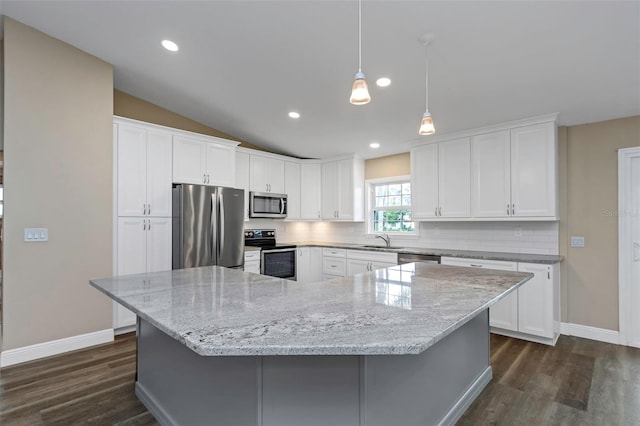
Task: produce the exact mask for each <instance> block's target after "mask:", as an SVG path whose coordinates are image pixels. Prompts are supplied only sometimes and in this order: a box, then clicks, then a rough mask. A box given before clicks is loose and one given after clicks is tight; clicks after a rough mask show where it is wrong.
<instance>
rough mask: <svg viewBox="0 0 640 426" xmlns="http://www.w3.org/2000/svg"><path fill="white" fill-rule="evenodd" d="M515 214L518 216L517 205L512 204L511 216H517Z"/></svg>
mask: <svg viewBox="0 0 640 426" xmlns="http://www.w3.org/2000/svg"><path fill="white" fill-rule="evenodd" d="M515 214H516V205H515V204H511V216H515Z"/></svg>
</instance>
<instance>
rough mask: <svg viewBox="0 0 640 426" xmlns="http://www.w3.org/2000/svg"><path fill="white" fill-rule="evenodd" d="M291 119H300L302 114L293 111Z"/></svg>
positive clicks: (290, 115)
mask: <svg viewBox="0 0 640 426" xmlns="http://www.w3.org/2000/svg"><path fill="white" fill-rule="evenodd" d="M289 117H291V118H300V113H298V112H295V111H291V112H290V113H289Z"/></svg>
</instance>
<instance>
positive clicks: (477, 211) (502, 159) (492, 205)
mask: <svg viewBox="0 0 640 426" xmlns="http://www.w3.org/2000/svg"><path fill="white" fill-rule="evenodd" d="M510 147H511V140H510V135H509V130H504V131H500V132H493V133H486V134H484V135H478V136H474V137H473V140H472V152H473V191H472V192H473V215H474V216H475V217H496V218H499V217H507V216H510V215H511V148H510Z"/></svg>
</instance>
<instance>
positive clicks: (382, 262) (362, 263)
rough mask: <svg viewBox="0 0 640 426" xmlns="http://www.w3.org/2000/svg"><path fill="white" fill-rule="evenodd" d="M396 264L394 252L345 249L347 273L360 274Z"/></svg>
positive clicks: (396, 256) (396, 259)
mask: <svg viewBox="0 0 640 426" xmlns="http://www.w3.org/2000/svg"><path fill="white" fill-rule="evenodd" d="M397 264H398V255H397V254H396V253H387V252H378V251H367V250H347V275H355V274H361V273H363V272H370V271H375V270H377V269H382V268H388V267H389V266H395V265H397Z"/></svg>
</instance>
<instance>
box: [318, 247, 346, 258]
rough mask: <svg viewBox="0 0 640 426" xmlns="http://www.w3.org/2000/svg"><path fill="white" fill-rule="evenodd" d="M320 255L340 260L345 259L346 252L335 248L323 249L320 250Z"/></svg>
mask: <svg viewBox="0 0 640 426" xmlns="http://www.w3.org/2000/svg"><path fill="white" fill-rule="evenodd" d="M322 255H323V256H325V257H326V256H331V257H342V258H346V257H347V250H346V249H336V248H323V249H322Z"/></svg>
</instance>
